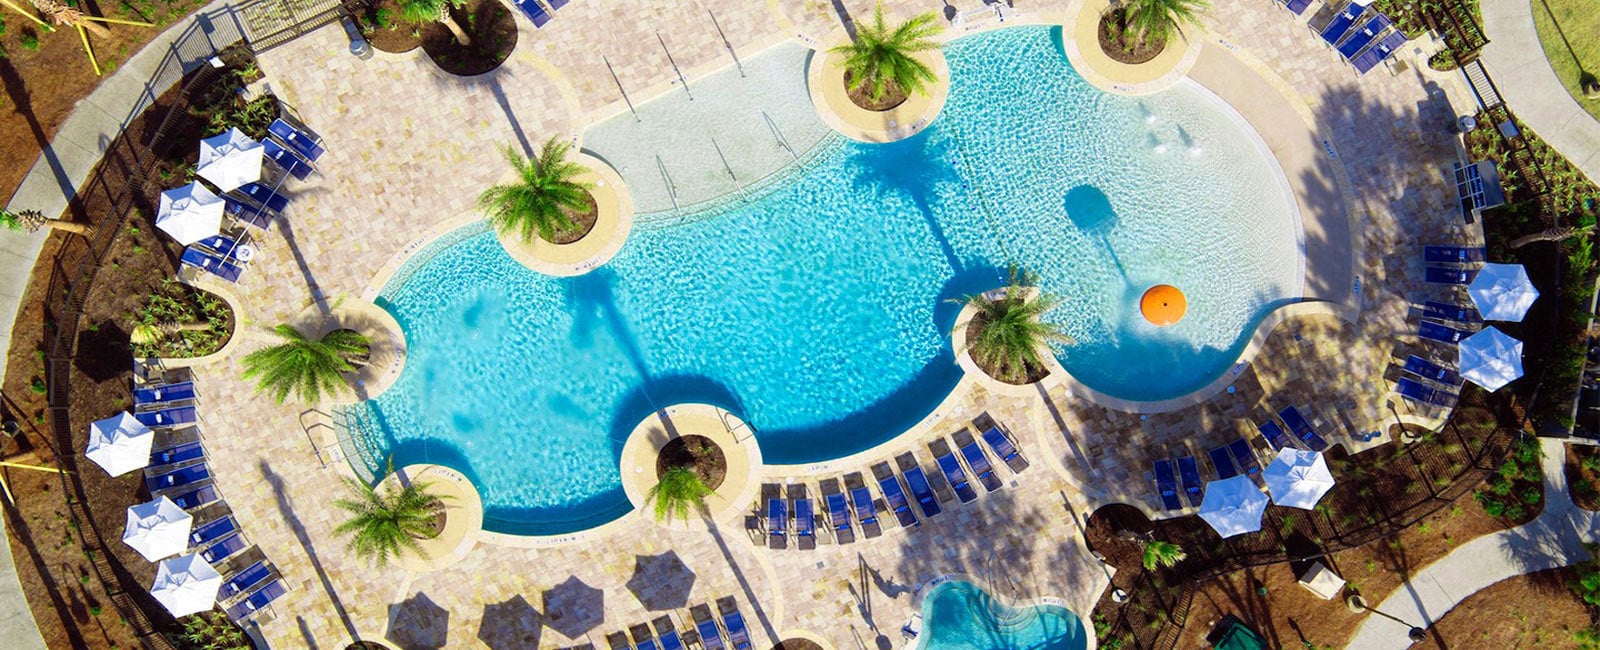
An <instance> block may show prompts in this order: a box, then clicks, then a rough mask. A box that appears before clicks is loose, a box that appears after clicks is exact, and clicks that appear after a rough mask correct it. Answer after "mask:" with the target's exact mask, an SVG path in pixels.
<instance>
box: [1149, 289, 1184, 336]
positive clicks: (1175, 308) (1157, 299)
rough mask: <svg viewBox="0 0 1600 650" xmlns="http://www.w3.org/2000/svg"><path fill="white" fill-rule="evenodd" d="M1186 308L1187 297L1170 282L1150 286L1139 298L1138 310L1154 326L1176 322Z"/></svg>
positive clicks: (1163, 325) (1181, 318)
mask: <svg viewBox="0 0 1600 650" xmlns="http://www.w3.org/2000/svg"><path fill="white" fill-rule="evenodd" d="M1188 310H1189V301H1188V299H1186V298H1184V297H1183V292H1182V291H1179V290H1178V288H1177V287H1174V286H1172V285H1170V284H1158V285H1156V286H1153V287H1150V289H1149V290H1148V291H1145V292H1144V298H1142V299H1140V300H1139V311H1140V312H1141V313H1143V314H1144V319H1145V320H1147V321H1150V324H1151V325H1155V326H1156V327H1166V326H1168V325H1174V324H1176V323H1177V322H1178V321H1180V320H1183V314H1184V312H1186V311H1188Z"/></svg>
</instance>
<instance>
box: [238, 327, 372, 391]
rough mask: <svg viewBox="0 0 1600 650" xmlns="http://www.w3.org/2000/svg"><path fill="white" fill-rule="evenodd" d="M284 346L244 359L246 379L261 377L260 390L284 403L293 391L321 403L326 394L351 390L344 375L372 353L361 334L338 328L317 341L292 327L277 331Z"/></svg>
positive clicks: (278, 328) (366, 340)
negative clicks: (323, 395)
mask: <svg viewBox="0 0 1600 650" xmlns="http://www.w3.org/2000/svg"><path fill="white" fill-rule="evenodd" d="M273 332H275V333H276V334H277V335H278V337H279V338H282V339H283V343H279V344H278V345H274V346H272V347H269V348H262V349H260V350H256V351H255V352H251V353H250V354H248V355H246V356H245V358H244V368H245V371H244V377H245V378H246V379H249V378H252V377H258V376H259V377H260V381H259V382H258V383H257V384H256V390H263V391H267V392H269V393H271V394H272V397H273V398H274V399H276V400H278V403H279V404H282V403H283V401H284V399H285V398H287V397H288V396H289V393H291V392H293V393H296V394H298V395H299V396H300V399H303V400H305V401H307V402H313V403H315V402H317V401H319V400H321V399H322V394H323V393H324V392H326V393H329V394H337V393H341V392H343V391H346V390H349V389H350V385H349V384H347V383H345V380H344V377H343V374H344V373H347V372H351V371H353V370H355V369H356V367H357V365H359V364H360V363H362V362H363V361H362V359H363V357H365V356H366V355H367V354H370V353H371V350H372V348H371V341H369V340H368V339H367V337H365V336H363V335H362V334H361V333H359V332H355V331H351V330H345V329H338V330H334V331H331V332H328V333H327V334H324V335H323V336H322V338H320V339H316V340H313V339H311V338H308V337H307V336H306V335H305V334H302V333H301V332H300V330H297V329H295V328H294V327H293V326H290V325H279V326H278V327H277V328H275V329H274V330H273Z"/></svg>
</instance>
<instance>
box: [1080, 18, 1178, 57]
mask: <svg viewBox="0 0 1600 650" xmlns="http://www.w3.org/2000/svg"><path fill="white" fill-rule="evenodd" d="M1096 33H1098V34H1099V35H1100V51H1101V52H1105V55H1106V56H1109V57H1111V60H1112V61H1116V62H1117V63H1126V64H1128V65H1138V64H1140V63H1147V62H1149V61H1150V60H1151V59H1154V58H1156V57H1158V56H1161V52H1162V51H1164V50H1166V49H1167V41H1166V39H1157V40H1152V41H1150V42H1148V43H1147V42H1144V41H1143V40H1140V41H1138V42H1134V43H1129V42H1128V41H1127V38H1126V37H1125V36H1124V35H1125V34H1127V33H1128V12H1126V11H1123V10H1122V9H1112V10H1110V11H1107V12H1105V13H1103V14H1100V27H1099V29H1097V30H1096Z"/></svg>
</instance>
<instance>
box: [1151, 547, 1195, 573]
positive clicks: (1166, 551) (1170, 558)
mask: <svg viewBox="0 0 1600 650" xmlns="http://www.w3.org/2000/svg"><path fill="white" fill-rule="evenodd" d="M1187 557H1189V554H1188V553H1185V552H1183V547H1182V546H1178V545H1177V544H1174V543H1172V542H1163V541H1161V540H1151V541H1148V542H1145V543H1144V569H1145V570H1146V571H1154V570H1156V567H1158V566H1159V567H1162V568H1164V569H1170V568H1172V567H1174V566H1177V564H1178V563H1179V562H1182V561H1183V560H1184V558H1187Z"/></svg>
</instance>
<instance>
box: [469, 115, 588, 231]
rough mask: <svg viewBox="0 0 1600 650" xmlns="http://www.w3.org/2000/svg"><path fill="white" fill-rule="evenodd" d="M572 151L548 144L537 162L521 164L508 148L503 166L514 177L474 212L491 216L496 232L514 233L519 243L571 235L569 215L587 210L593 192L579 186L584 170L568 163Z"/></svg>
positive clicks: (524, 160)
mask: <svg viewBox="0 0 1600 650" xmlns="http://www.w3.org/2000/svg"><path fill="white" fill-rule="evenodd" d="M571 149H572V145H571V144H570V143H568V142H565V141H562V140H556V139H555V138H551V139H549V140H546V141H545V143H544V149H543V150H541V151H540V153H539V155H538V156H537V157H535V158H523V157H522V156H519V155H517V153H516V152H514V151H512V150H511V149H510V148H509V147H508V148H506V149H505V156H506V160H508V161H510V162H511V167H512V169H515V170H516V172H517V180H516V181H515V182H514V183H512V184H510V185H496V186H494V187H491V188H489V189H487V190H484V191H483V194H481V195H479V196H478V207H479V208H480V209H482V210H483V211H484V212H486V213H488V215H489V222H490V223H491V224H494V227H495V229H496V230H498V231H500V232H513V233H516V234H517V235H519V236H520V237H522V241H524V242H526V241H532V239H533V237H534V235H535V234H536V233H537V234H538V236H539V237H541V238H543V239H545V240H546V241H549V240H552V239H554V238H555V236H556V233H557V232H560V231H566V230H572V229H573V228H576V227H577V225H578V224H577V223H576V222H575V221H573V219H572V217H571V216H569V215H568V214H567V211H568V210H574V211H575V210H583V209H587V208H588V207H589V190H590V189H592V187H593V186H591V185H589V184H588V183H583V182H580V181H578V180H577V178H578V175H579V174H582V173H583V171H584V169H583V166H582V165H579V164H577V163H573V162H569V161H568V160H567V152H568V151H570V150H571Z"/></svg>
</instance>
